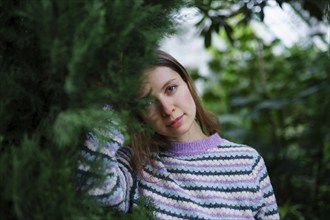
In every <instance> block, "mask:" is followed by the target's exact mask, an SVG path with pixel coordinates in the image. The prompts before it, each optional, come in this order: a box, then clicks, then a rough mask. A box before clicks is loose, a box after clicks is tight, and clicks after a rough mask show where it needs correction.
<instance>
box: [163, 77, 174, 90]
mask: <svg viewBox="0 0 330 220" xmlns="http://www.w3.org/2000/svg"><path fill="white" fill-rule="evenodd" d="M174 80H176V78H174V79H170V80H168V81H167V82H166V83H165V84H164V85H163V86H162V90H164V88H165V87H166V86H168V85H169V84H171V82H173V81H174Z"/></svg>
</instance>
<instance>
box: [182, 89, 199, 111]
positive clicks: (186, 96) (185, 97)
mask: <svg viewBox="0 0 330 220" xmlns="http://www.w3.org/2000/svg"><path fill="white" fill-rule="evenodd" d="M181 98H182V101H183V102H182V104H184V106H186V107H188V108H189V109H195V108H196V105H195V101H194V99H193V97H192V96H191V94H190V91H189V90H188V88H187V90H185V91H184V92H183V93H182V96H181ZM192 107H193V108H192Z"/></svg>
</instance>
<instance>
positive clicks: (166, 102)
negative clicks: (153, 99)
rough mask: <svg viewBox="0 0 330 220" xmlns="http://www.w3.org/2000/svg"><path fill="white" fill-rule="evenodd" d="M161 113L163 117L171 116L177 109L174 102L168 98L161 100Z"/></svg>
mask: <svg viewBox="0 0 330 220" xmlns="http://www.w3.org/2000/svg"><path fill="white" fill-rule="evenodd" d="M159 107H160V113H161V115H162V116H163V117H166V116H169V115H171V114H172V112H174V111H175V106H174V104H173V102H172V101H171V100H170V99H168V98H163V99H160V100H159Z"/></svg>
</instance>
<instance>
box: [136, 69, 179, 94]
mask: <svg viewBox="0 0 330 220" xmlns="http://www.w3.org/2000/svg"><path fill="white" fill-rule="evenodd" d="M144 76H145V79H144V83H143V85H142V89H143V90H145V89H157V88H158V89H159V88H162V86H163V85H165V84H166V83H167V82H168V81H170V80H173V79H175V80H182V78H181V76H180V75H179V74H178V73H177V72H175V71H174V70H172V69H171V68H169V67H165V66H158V67H153V68H150V69H147V70H146V71H145V72H144Z"/></svg>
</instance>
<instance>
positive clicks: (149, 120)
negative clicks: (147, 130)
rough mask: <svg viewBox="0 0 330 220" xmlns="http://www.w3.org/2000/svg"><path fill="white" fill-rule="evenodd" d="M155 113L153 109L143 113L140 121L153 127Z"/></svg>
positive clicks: (155, 117)
mask: <svg viewBox="0 0 330 220" xmlns="http://www.w3.org/2000/svg"><path fill="white" fill-rule="evenodd" d="M157 118H158V116H157V112H156V110H155V109H150V110H148V111H147V112H145V114H143V115H142V120H143V121H144V122H145V123H146V124H148V125H151V126H153V125H154V124H155V122H156V121H157Z"/></svg>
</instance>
